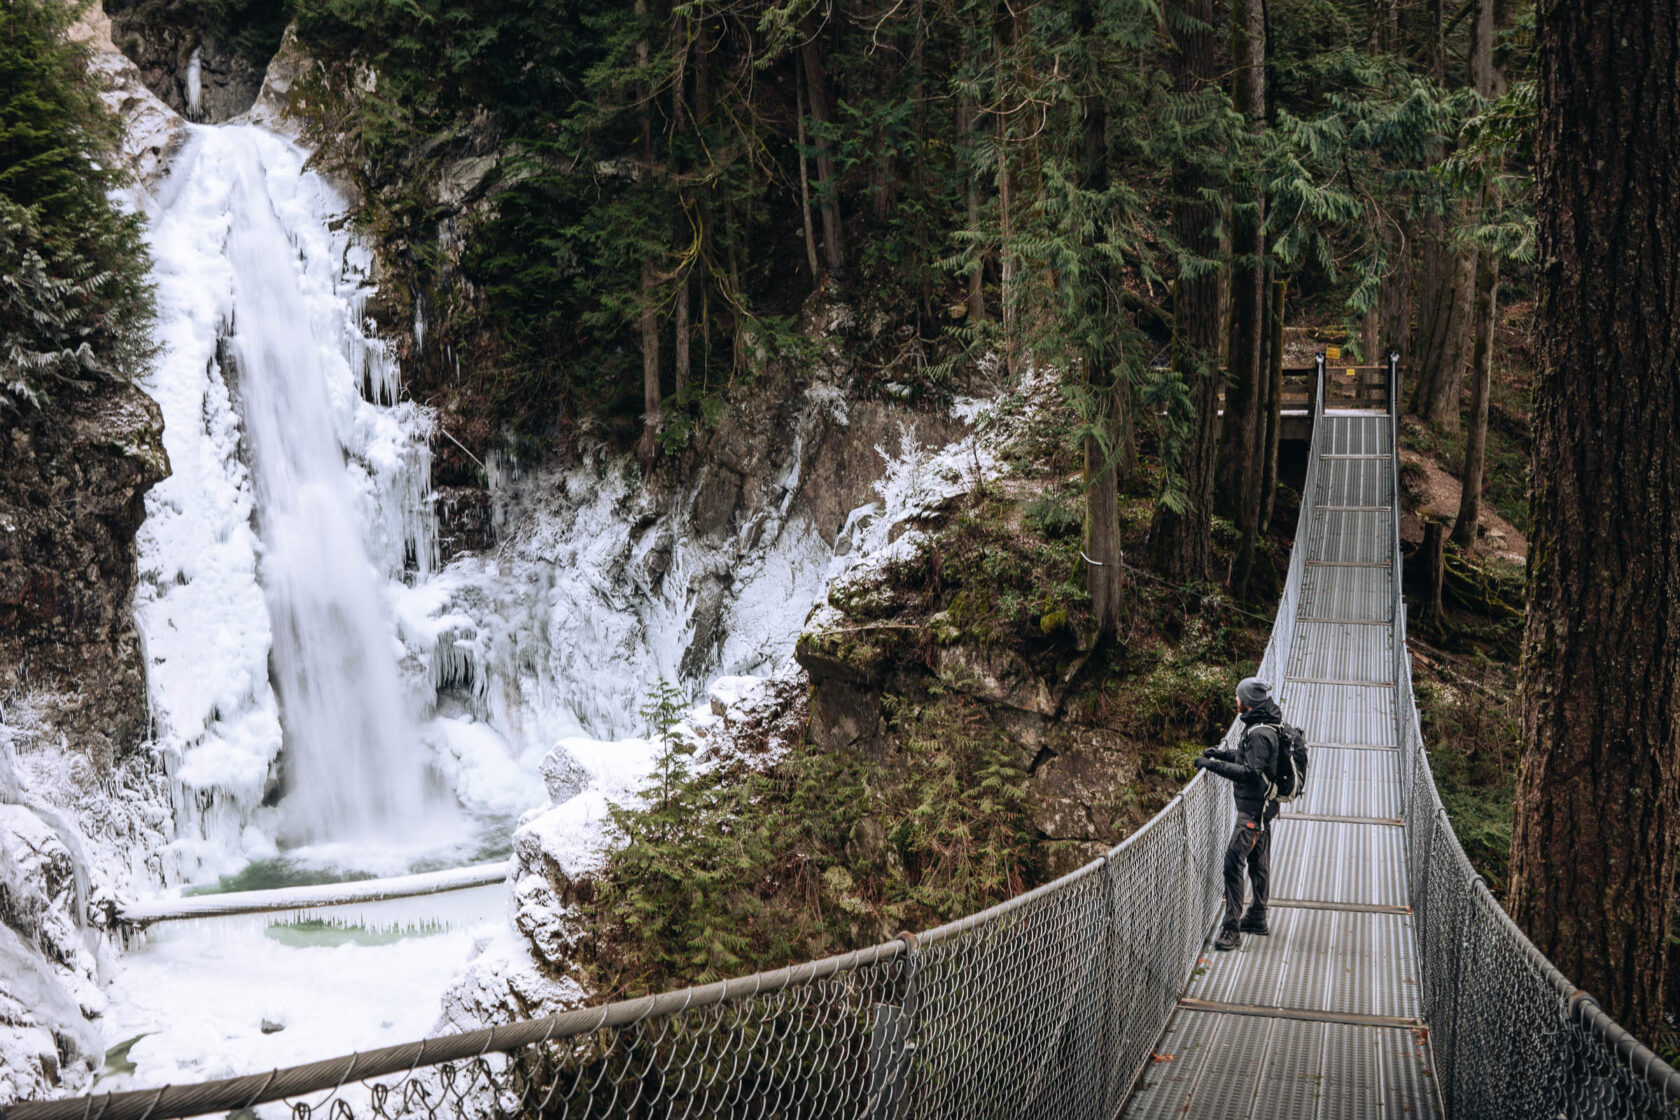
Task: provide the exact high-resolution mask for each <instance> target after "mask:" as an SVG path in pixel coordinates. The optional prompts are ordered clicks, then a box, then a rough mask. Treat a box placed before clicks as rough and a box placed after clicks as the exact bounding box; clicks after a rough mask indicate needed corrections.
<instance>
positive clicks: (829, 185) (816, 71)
mask: <svg viewBox="0 0 1680 1120" xmlns="http://www.w3.org/2000/svg"><path fill="white" fill-rule="evenodd" d="M821 33H822V32H821V28H820V27H819V26H817V25H815V24H814V23H811V24H808V25H807V27H806V34H805V42H804V43H803V44H801V46H800V48H799V54H800V58H801V60H802V61H803V62H804V63H805V95H806V97H807V98H808V99H809V100H810V106H811V120H812V121H814V122H815V123H816V126H817V207H818V209H820V210H821V211H822V224H823V255H824V257H825V258H826V259H827V261H828V267H829V271H831V272H839V271H840V270H841V269H842V268H844V267H845V264H846V249H845V244H844V243H843V241H842V240H841V239H842V236H843V234H842V231H841V227H840V186H839V184H838V183H837V182H835V178H834V153H833V152H832V151H831V150H830V148H831V145H830V141H829V139H828V123H829V121H830V119H832V114H830V112H829V108H828V78H827V77H826V76H825V75H824V73H823V64H822V47H821V45H820V43H819V37H820V35H821Z"/></svg>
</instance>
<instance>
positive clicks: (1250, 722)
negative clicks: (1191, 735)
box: [1206, 700, 1283, 818]
mask: <svg viewBox="0 0 1680 1120" xmlns="http://www.w3.org/2000/svg"><path fill="white" fill-rule="evenodd" d="M1240 718H1241V719H1242V721H1243V724H1244V727H1243V735H1242V738H1241V739H1238V740H1237V749H1236V750H1232V751H1221V750H1213V751H1208V752H1207V758H1208V763H1207V766H1206V769H1208V770H1211V771H1213V772H1214V773H1215V774H1218V775H1219V776H1220V777H1221V778H1228V779H1229V780H1230V782H1231V795H1232V796H1233V797H1234V798H1235V799H1236V802H1237V812H1239V813H1247V814H1248V815H1250V816H1252V817H1256V818H1258V817H1259V816H1260V814H1261V812H1262V811H1264V809H1265V808H1266V800H1267V797H1266V795H1267V794H1268V793H1269V792H1271V788H1272V779H1271V776H1270V775H1271V774H1272V773H1273V771H1274V770H1275V769H1276V767H1275V765H1274V762H1275V760H1276V758H1277V752H1278V733H1277V730H1276V727H1277V725H1278V724H1280V723H1282V722H1283V710H1282V709H1281V708H1279V707H1278V706H1277V701H1275V700H1267V701H1266V702H1264V703H1263V704H1261V705H1260V706H1259V707H1255V708H1250V709H1249V710H1248V711H1246V712H1244V713H1243V714H1242V716H1241V717H1240Z"/></svg>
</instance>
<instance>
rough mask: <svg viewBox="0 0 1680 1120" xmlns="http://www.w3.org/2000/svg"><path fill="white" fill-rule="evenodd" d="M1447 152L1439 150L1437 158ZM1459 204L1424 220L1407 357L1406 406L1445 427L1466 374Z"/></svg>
mask: <svg viewBox="0 0 1680 1120" xmlns="http://www.w3.org/2000/svg"><path fill="white" fill-rule="evenodd" d="M1429 14H1430V36H1429V44H1428V52H1427V55H1428V57H1427V59H1426V61H1427V64H1428V67H1429V75H1430V77H1431V78H1432V79H1434V81H1435V82H1436V84H1437V85H1444V84H1445V83H1446V67H1447V47H1446V6H1445V2H1444V0H1429ZM1444 154H1445V153H1441V152H1438V153H1437V159H1439V158H1440V157H1441V156H1443V155H1444ZM1464 220H1465V214H1464V207H1463V205H1462V204H1458V203H1454V204H1453V205H1451V206H1449V207H1448V208H1447V213H1446V214H1445V215H1442V214H1439V213H1433V212H1432V213H1430V214H1429V215H1428V217H1427V218H1425V220H1424V238H1423V243H1422V245H1421V250H1422V254H1423V276H1422V285H1421V289H1422V290H1421V292H1420V298H1419V306H1418V330H1417V338H1416V345H1414V346H1412V348H1411V354H1410V355H1409V358H1410V360H1411V362H1412V365H1413V367H1414V368H1415V369H1416V371H1417V380H1416V383H1415V391H1414V392H1413V395H1412V401H1411V408H1410V411H1411V412H1412V413H1414V414H1415V415H1417V416H1420V417H1422V418H1423V419H1425V420H1427V421H1428V422H1429V423H1431V424H1434V425H1436V426H1438V427H1441V428H1444V429H1446V430H1449V431H1457V430H1458V397H1459V390H1460V388H1461V387H1462V384H1463V376H1464V349H1465V341H1466V339H1467V337H1468V333H1469V330H1468V328H1469V319H1470V307H1471V288H1472V286H1473V285H1474V283H1475V270H1476V259H1475V253H1474V252H1473V251H1470V250H1465V249H1461V248H1459V247H1458V246H1457V245H1455V244H1454V243H1453V236H1452V235H1453V232H1454V231H1455V230H1456V229H1457V228H1458V227H1459V226H1461V225H1463V224H1464Z"/></svg>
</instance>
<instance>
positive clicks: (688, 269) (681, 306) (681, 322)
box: [670, 13, 699, 407]
mask: <svg viewBox="0 0 1680 1120" xmlns="http://www.w3.org/2000/svg"><path fill="white" fill-rule="evenodd" d="M671 38H672V41H673V45H674V47H675V49H674V51H673V53H674V55H675V61H676V68H675V73H674V74H672V76H671V133H672V135H680V134H681V133H682V132H683V131H685V130H686V129H687V127H688V125H687V118H688V79H687V69H688V51H689V45H690V44H691V43H692V42H693V25H692V23H691V22H690V21H689V20H688V19H687V18H685V17H682V16H676V15H675V14H674V13H673V19H672V26H671ZM679 152H680V149H679V148H676V147H673V148H672V150H671V154H670V168H671V173H672V178H673V179H674V180H675V181H676V182H677V183H678V184H679V185H678V187H677V191H676V200H675V201H676V206H675V207H673V211H674V212H673V214H672V217H673V219H674V221H675V225H676V237H675V239H674V245H675V247H676V249H677V251H678V253H679V254H680V256H679V258H678V267H677V277H676V284H677V295H676V312H675V316H674V318H675V322H674V323H673V324H672V332H671V365H672V368H673V372H674V374H675V382H676V383H675V385H674V386H673V390H674V392H675V394H676V397H677V400H678V402H679V407H680V406H681V402H682V400H683V395H684V393H685V392H686V391H687V389H688V378H689V372H690V369H691V364H690V354H689V348H690V345H691V343H692V342H693V340H692V339H691V338H690V337H689V336H690V333H691V332H690V330H689V302H688V300H689V287H690V284H691V281H692V276H693V268H694V265H693V262H694V261H695V260H697V259H698V256H699V252H698V251H699V246H698V245H696V244H694V243H693V242H694V239H695V237H696V234H695V226H694V224H693V222H692V221H691V220H690V217H689V210H688V206H689V200H688V198H687V192H686V190H685V189H684V188H683V187H682V186H681V185H680V184H681V182H682V179H683V173H684V172H685V171H686V170H687V169H688V168H687V166H686V162H685V161H684V160H683V159H682V158H681V156H680V155H679ZM685 240H686V241H687V242H688V244H687V245H686V247H685V245H684V241H685Z"/></svg>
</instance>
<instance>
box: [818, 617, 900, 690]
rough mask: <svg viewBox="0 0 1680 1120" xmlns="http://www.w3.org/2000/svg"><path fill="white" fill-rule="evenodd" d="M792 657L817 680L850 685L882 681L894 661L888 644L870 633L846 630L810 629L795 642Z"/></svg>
mask: <svg viewBox="0 0 1680 1120" xmlns="http://www.w3.org/2000/svg"><path fill="white" fill-rule="evenodd" d="M793 656H794V659H795V660H797V661H798V662H799V664H800V665H802V666H804V667H805V671H806V672H807V673H809V674H811V679H812V680H814V681H824V680H839V681H847V682H849V683H851V684H869V683H871V682H874V681H877V680H879V679H880V678H881V676H882V675H883V674H884V673H885V672H886V669H887V666H888V665H889V664H890V663H891V661H892V651H891V649H890V648H889V644H888V643H886V642H882V641H877V640H874V639H873V638H872V637H871V634H870V632H868V631H861V632H860V631H858V630H852V629H848V628H844V627H837V628H832V629H818V628H814V627H810V626H807V627H806V629H805V630H803V631H801V632H800V635H799V640H798V641H797V642H795V643H794V646H793Z"/></svg>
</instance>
